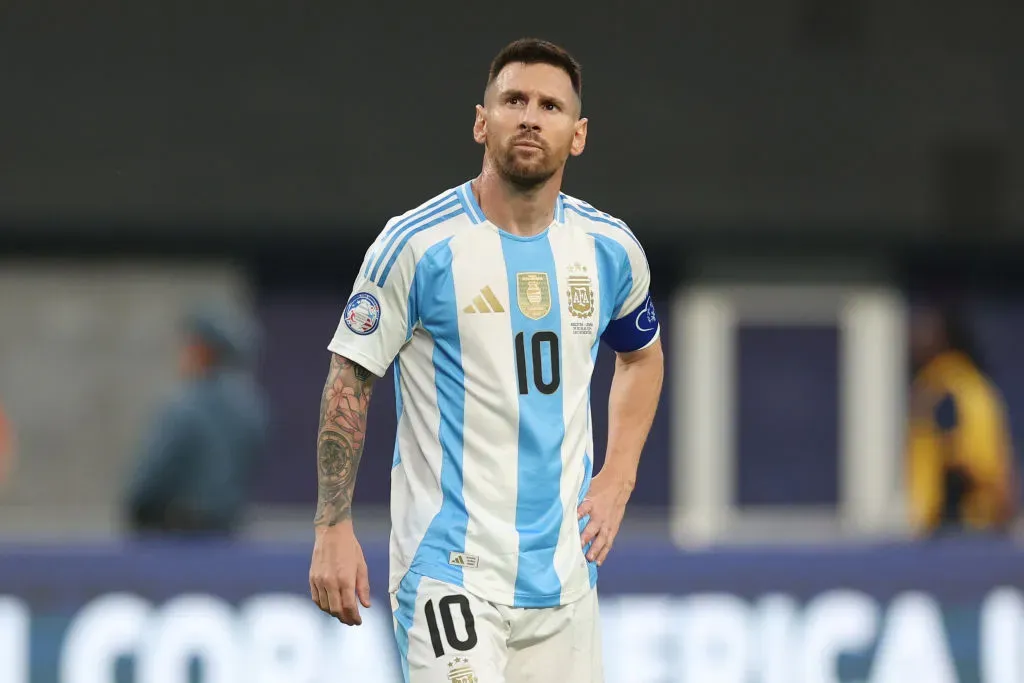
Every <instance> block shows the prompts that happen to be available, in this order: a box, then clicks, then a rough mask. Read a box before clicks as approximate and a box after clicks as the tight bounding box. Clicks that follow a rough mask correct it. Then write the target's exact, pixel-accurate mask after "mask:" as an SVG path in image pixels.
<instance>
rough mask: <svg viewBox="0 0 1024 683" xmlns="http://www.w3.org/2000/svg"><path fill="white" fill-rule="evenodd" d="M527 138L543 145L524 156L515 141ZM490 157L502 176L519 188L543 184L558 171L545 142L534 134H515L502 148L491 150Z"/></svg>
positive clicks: (555, 161) (527, 188)
mask: <svg viewBox="0 0 1024 683" xmlns="http://www.w3.org/2000/svg"><path fill="white" fill-rule="evenodd" d="M523 139H528V140H530V141H532V142H536V143H537V144H540V145H542V146H543V149H538V150H535V151H534V152H532V153H531V154H530V155H529V156H526V155H525V154H524V153H523V151H522V150H521V149H520V148H517V147H516V146H515V145H516V142H520V141H522V140H523ZM491 157H492V158H493V159H494V161H495V166H496V167H497V169H498V173H500V174H501V176H502V178H504V179H505V180H507V181H508V182H509V183H511V184H512V185H514V186H515V187H517V188H519V189H521V190H531V189H533V188H535V187H537V186H539V185H543V184H544V183H545V182H547V181H548V179H549V178H551V177H552V176H553V175H555V173H556V172H557V171H558V166H559V164H558V163H557V160H556V159H555V158H554V157H553V156H552V154H551V149H550V148H549V147H548V145H547V143H545V142H544V141H543V140H541V139H539V138H537V137H534V136H521V135H520V136H516V137H514V138H512V139H511V140H509V142H508V144H507V145H506V146H505V147H504V148H503V149H501V148H499V149H493V148H492V150H491Z"/></svg>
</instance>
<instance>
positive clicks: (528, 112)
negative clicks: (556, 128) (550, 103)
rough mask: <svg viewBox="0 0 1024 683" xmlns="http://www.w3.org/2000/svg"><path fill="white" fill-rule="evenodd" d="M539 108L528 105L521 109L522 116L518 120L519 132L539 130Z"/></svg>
mask: <svg viewBox="0 0 1024 683" xmlns="http://www.w3.org/2000/svg"><path fill="white" fill-rule="evenodd" d="M539 114H540V108H539V107H538V106H537V105H534V104H529V105H527V106H526V107H524V108H523V116H522V118H521V119H520V120H519V129H520V130H540V116H539Z"/></svg>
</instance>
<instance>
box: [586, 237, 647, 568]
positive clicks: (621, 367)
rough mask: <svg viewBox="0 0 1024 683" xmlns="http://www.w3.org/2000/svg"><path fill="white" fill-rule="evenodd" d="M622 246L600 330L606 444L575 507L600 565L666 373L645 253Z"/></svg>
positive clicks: (631, 482)
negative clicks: (607, 351) (611, 364)
mask: <svg viewBox="0 0 1024 683" xmlns="http://www.w3.org/2000/svg"><path fill="white" fill-rule="evenodd" d="M625 252H626V253H625V256H626V258H625V259H624V261H623V274H624V275H625V276H624V279H623V282H622V290H621V292H622V296H623V298H622V300H621V302H620V305H618V310H620V315H618V316H617V317H616V318H615V319H612V321H610V322H609V324H608V326H607V328H606V329H605V331H604V333H603V334H602V339H603V341H604V342H605V343H606V344H608V346H610V347H611V348H612V350H614V351H615V374H614V376H613V377H612V380H611V390H610V392H609V395H608V444H607V449H606V451H605V455H604V465H603V466H602V467H601V471H600V472H599V473H598V474H597V475H596V476H595V477H594V479H593V480H592V481H591V484H590V489H589V490H588V492H587V494H586V497H585V498H584V501H583V503H582V504H581V505H580V507H579V508H578V511H577V512H578V516H579V519H580V520H582V524H583V525H584V529H583V533H582V538H581V542H582V544H583V548H584V552H585V553H586V555H587V559H588V560H589V561H591V562H597V564H598V566H600V565H601V564H603V563H604V560H605V558H606V557H607V556H608V552H609V551H610V550H611V546H612V545H613V544H614V541H615V536H616V535H617V533H618V527H620V525H621V524H622V522H623V516H624V515H625V514H626V503H627V502H628V501H629V499H630V495H631V494H632V493H633V486H634V485H635V483H636V477H637V466H638V465H639V463H640V453H641V451H643V446H644V443H645V442H646V440H647V434H648V433H649V432H650V426H651V424H652V423H653V421H654V413H655V412H656V411H657V402H658V398H659V397H660V395H662V382H663V380H664V376H665V362H664V356H663V352H662V340H660V326H659V325H658V322H657V314H656V312H655V310H654V304H653V302H652V301H651V298H650V292H649V287H650V271H649V269H648V266H647V259H646V257H645V256H644V254H643V251H642V250H641V249H640V248H639V244H638V243H632V242H629V241H627V242H626V249H625Z"/></svg>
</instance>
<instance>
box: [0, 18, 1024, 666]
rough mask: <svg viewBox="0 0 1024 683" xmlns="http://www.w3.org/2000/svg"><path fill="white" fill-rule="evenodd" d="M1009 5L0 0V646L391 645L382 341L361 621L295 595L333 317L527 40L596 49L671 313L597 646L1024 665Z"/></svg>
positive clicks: (631, 203) (1014, 99)
mask: <svg viewBox="0 0 1024 683" xmlns="http://www.w3.org/2000/svg"><path fill="white" fill-rule="evenodd" d="M1021 27H1024V6H1022V5H1020V4H1019V3H1014V2H1007V1H1005V0H977V1H976V2H973V3H955V2H948V1H946V0H936V1H935V2H932V3H929V4H928V5H927V7H924V6H921V5H919V4H918V3H912V2H908V1H907V0H888V1H887V2H879V1H877V0H873V1H860V2H858V1H856V0H781V1H779V2H772V3H755V2H749V1H744V0H718V1H717V2H714V3H711V2H682V3H657V2H651V1H649V0H634V2H631V3H628V4H621V3H614V2H610V1H607V0H606V1H603V2H597V3H588V4H587V5H585V6H583V5H579V4H575V5H570V4H556V5H554V6H546V7H545V8H544V9H539V8H537V9H533V10H532V11H524V7H522V6H515V5H507V6H506V5H487V6H476V7H473V8H472V10H471V11H470V10H469V8H467V7H465V6H463V5H462V4H456V3H446V2H444V1H443V0H442V1H438V2H431V3H411V2H403V3H399V4H398V5H395V4H393V3H389V4H380V5H374V4H372V3H327V2H319V1H313V2H309V3H301V4H295V3H283V2H272V1H269V0H265V1H256V2H246V3H241V2H235V1H233V0H227V1H226V2H223V3H214V4H210V3H197V2H176V3H169V2H163V1H162V0H151V1H150V2H144V3H118V2H112V1H110V0H101V1H100V2H98V3H89V4H88V5H76V4H72V3H66V2H60V1H58V0H44V1H41V2H33V3H13V4H11V3H9V4H7V5H5V6H4V7H3V8H2V9H0V63H2V64H3V68H0V102H2V106H0V123H2V125H0V683H58V682H59V683H186V682H187V683H234V682H238V683H241V682H242V681H246V683H248V682H250V681H255V682H257V683H292V682H295V683H328V682H329V681H330V682H340V681H370V680H372V681H381V682H387V683H394V682H397V681H400V680H401V675H400V673H399V670H398V668H397V661H396V656H395V649H394V644H393V638H392V636H391V619H390V614H389V613H388V603H387V596H386V594H385V592H384V591H385V589H386V568H387V554H386V546H387V536H388V530H389V523H388V519H387V502H388V489H389V480H388V477H389V465H390V463H391V451H392V447H393V445H392V444H393V442H392V439H393V433H394V426H395V417H394V407H393V406H394V392H393V389H392V384H391V382H389V381H385V382H382V383H380V384H378V387H379V388H378V389H377V392H376V395H375V398H374V402H373V406H374V407H373V409H372V411H371V418H370V421H371V427H370V435H369V437H368V439H367V446H366V452H365V455H364V457H363V462H362V466H361V469H360V476H359V484H358V486H357V494H356V507H355V516H356V528H357V532H358V533H359V535H360V538H361V541H362V543H363V546H364V549H365V551H366V555H367V559H368V561H369V564H370V571H371V581H372V582H373V590H374V606H373V607H372V608H371V609H370V610H368V611H367V616H366V622H365V624H364V626H362V627H361V628H359V629H345V628H343V627H341V626H340V625H339V624H337V623H336V622H332V621H331V620H329V619H328V618H327V617H325V616H323V615H321V614H319V613H318V612H317V610H316V608H315V607H314V606H313V604H312V602H311V601H310V600H309V596H308V582H307V574H308V563H309V552H310V550H311V547H312V528H311V520H312V516H313V510H314V506H315V496H316V471H315V437H316V427H317V417H318V409H319V398H320V393H321V389H322V386H323V381H324V378H325V377H326V371H327V366H328V352H327V351H326V345H327V342H328V341H329V339H330V338H331V335H332V334H333V332H334V329H335V326H336V325H337V322H338V320H339V317H340V314H341V310H342V308H343V306H344V304H345V301H346V299H347V297H348V295H349V293H350V287H351V283H352V280H353V278H354V275H355V272H356V269H357V268H358V265H359V263H360V261H361V259H362V257H363V254H364V252H365V250H366V248H367V247H368V245H369V244H370V242H371V241H372V239H373V238H374V236H375V235H376V233H377V232H378V231H379V230H380V229H381V228H382V226H383V225H384V223H385V222H386V220H387V219H388V218H390V217H391V216H393V215H396V214H399V213H402V212H404V211H405V210H407V209H408V208H410V207H413V206H416V205H418V204H420V203H421V202H423V201H424V200H425V199H427V198H429V197H431V196H434V195H435V194H436V193H437V192H439V191H441V190H443V189H444V188H447V187H451V186H454V185H457V184H459V183H461V182H463V181H465V180H467V179H469V178H470V177H473V176H475V174H476V173H477V172H478V171H479V166H480V156H481V150H480V149H479V148H478V147H476V146H475V145H474V144H473V142H472V139H471V136H470V132H471V125H472V120H473V106H474V105H475V104H476V103H477V102H478V101H479V100H480V99H481V94H482V89H483V86H484V82H485V79H486V74H487V67H488V64H489V61H490V60H491V58H492V57H493V56H494V54H495V53H496V52H497V51H498V50H499V49H500V48H501V47H502V46H503V45H504V44H505V43H507V42H508V41H510V40H513V39H515V38H518V37H522V36H537V37H544V38H547V39H549V40H553V41H556V42H559V43H561V44H563V45H564V46H565V47H567V48H568V49H569V50H570V51H571V52H573V53H574V54H575V56H576V57H577V58H578V59H579V60H580V61H581V62H582V64H583V74H584V78H583V83H584V89H583V91H584V113H585V115H586V116H588V117H589V118H590V121H591V123H590V139H589V140H588V147H587V151H586V153H585V155H584V156H583V157H581V158H580V159H578V160H573V161H572V162H571V163H570V165H569V170H568V173H567V179H566V187H565V190H566V191H567V192H568V193H569V194H572V195H574V196H578V197H581V198H584V199H586V200H587V201H589V202H591V203H593V204H594V205H596V206H597V207H598V208H600V209H602V210H604V211H607V212H610V213H612V214H614V215H616V216H618V217H620V218H622V219H624V220H625V221H627V222H628V223H629V224H630V226H631V227H632V228H633V229H634V231H635V232H636V234H637V235H638V237H639V238H640V239H641V241H642V242H643V243H644V245H645V247H646V251H647V254H648V256H649V258H650V261H651V268H652V272H653V293H654V296H655V300H656V303H657V306H658V310H659V314H660V316H661V318H662V321H663V338H664V343H665V347H666V356H667V376H666V383H665V389H664V394H663V397H662V402H661V407H660V410H659V413H658V417H657V420H656V422H655V425H654V428H653V431H652V433H651V436H650V439H649V442H648V445H647V448H646V450H645V453H644V456H643V460H642V464H641V467H640V473H639V478H638V481H637V487H636V491H635V493H634V495H633V498H632V500H631V503H630V507H629V510H628V514H627V519H626V522H625V524H624V527H623V530H622V532H621V534H620V539H619V541H618V542H617V543H616V549H615V552H614V553H613V555H612V556H611V558H610V560H609V562H608V563H607V565H606V566H605V567H604V568H603V569H602V579H601V583H600V587H601V589H602V594H603V620H604V622H605V638H606V648H605V649H606V652H605V659H606V667H607V680H608V681H609V683H619V682H621V683H669V682H676V681H681V682H683V683H689V682H691V681H715V682H720V683H755V682H756V683H832V682H842V683H854V682H861V681H869V682H870V683H906V682H907V681H915V682H920V683H960V682H962V683H968V682H984V683H1022V682H1024V658H1022V657H1021V654H1020V653H1021V652H1022V651H1024V551H1022V550H1021V548H1020V546H1019V543H1018V540H1017V538H1018V536H1019V534H1018V527H1019V524H1018V501H1019V498H1020V495H1021V493H1022V490H1021V482H1020V477H1019V475H1018V471H1019V468H1020V465H1021V463H1022V460H1021V458H1022V457H1024V455H1022V453H1024V356H1022V353H1021V350H1020V349H1021V340H1022V339H1024V269H1022V268H1021V267H1020V264H1021V263H1024V133H1022V132H1021V128H1020V125H1019V123H1020V121H1021V120H1022V117H1024V89H1022V88H1021V87H1020V85H1019V82H1020V77H1021V74H1024V47H1022V43H1021V41H1020V38H1019V35H1020V30H1021ZM611 363H612V358H611V356H610V354H609V353H607V352H602V355H601V357H600V359H599V367H598V370H597V372H596V375H595V380H594V382H595V391H594V396H595V402H594V424H595V437H596V442H597V451H598V454H599V455H600V452H601V450H602V444H603V443H604V440H605V434H604V430H605V425H606V420H605V418H606V414H607V410H606V405H605V403H604V401H603V400H601V399H600V398H599V397H601V396H604V395H605V392H606V389H607V387H608V385H609V382H610V377H611V368H612V365H611ZM599 463H600V457H599V458H598V464H599ZM184 500H189V501H192V502H193V504H188V505H187V504H184V503H183V502H182V501H184ZM196 501H200V502H196ZM481 683H484V682H481Z"/></svg>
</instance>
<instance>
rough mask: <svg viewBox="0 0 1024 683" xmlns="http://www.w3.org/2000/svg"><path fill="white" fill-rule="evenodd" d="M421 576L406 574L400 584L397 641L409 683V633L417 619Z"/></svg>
mask: <svg viewBox="0 0 1024 683" xmlns="http://www.w3.org/2000/svg"><path fill="white" fill-rule="evenodd" d="M420 578H421V577H420V576H419V574H413V573H412V572H406V574H405V576H404V577H403V578H402V583H400V584H398V595H396V596H395V598H396V599H397V601H398V609H396V610H395V641H396V642H397V644H398V654H399V655H400V656H401V658H402V679H403V680H404V681H405V683H409V631H410V630H412V624H413V620H414V619H415V618H416V593H417V591H418V590H419V586H420Z"/></svg>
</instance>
